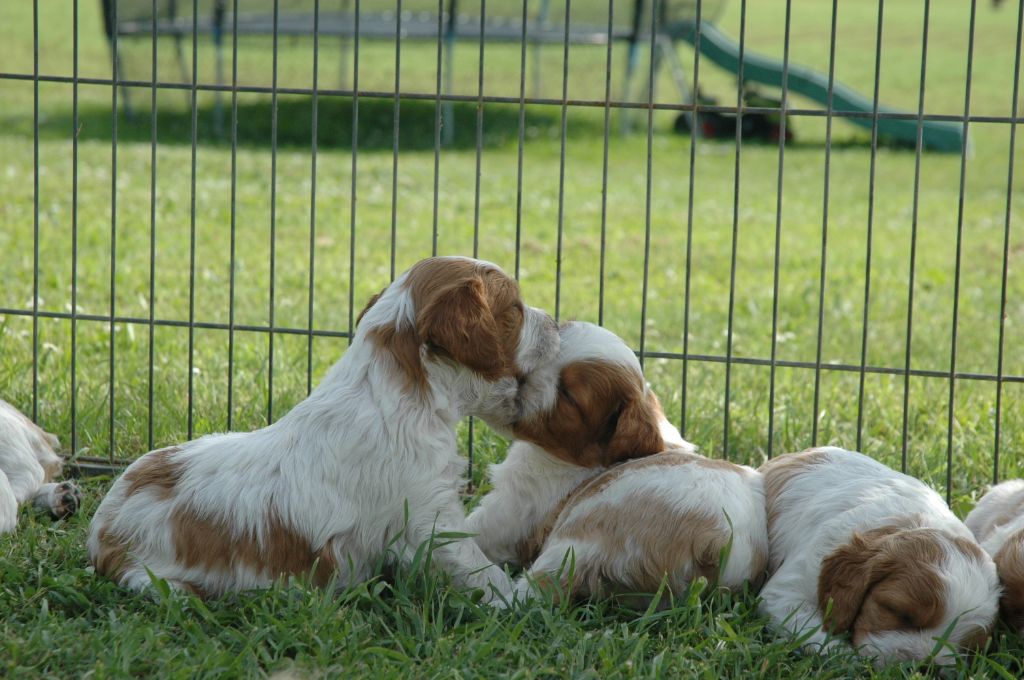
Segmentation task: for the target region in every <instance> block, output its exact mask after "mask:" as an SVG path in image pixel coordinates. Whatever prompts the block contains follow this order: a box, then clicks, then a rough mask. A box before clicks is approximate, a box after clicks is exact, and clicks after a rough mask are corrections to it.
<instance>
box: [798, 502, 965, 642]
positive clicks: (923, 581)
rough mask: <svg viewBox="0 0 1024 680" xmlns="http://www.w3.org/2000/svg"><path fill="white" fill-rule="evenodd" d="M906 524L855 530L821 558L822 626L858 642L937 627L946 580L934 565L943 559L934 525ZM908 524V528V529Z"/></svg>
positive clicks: (939, 622)
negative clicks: (874, 635) (884, 633)
mask: <svg viewBox="0 0 1024 680" xmlns="http://www.w3.org/2000/svg"><path fill="white" fill-rule="evenodd" d="M916 523H917V522H916V519H915V518H907V523H906V524H902V525H891V526H885V527H879V528H877V529H873V530H871V531H866V532H861V533H855V534H854V535H853V536H852V537H851V538H850V541H849V542H848V543H846V544H845V545H843V546H840V547H839V548H837V549H836V550H835V551H833V552H832V553H831V554H829V555H828V556H827V557H826V558H825V559H824V560H823V561H822V567H821V572H820V574H819V577H818V606H819V608H820V609H821V611H822V613H824V612H825V611H826V610H827V608H828V605H829V601H830V600H831V602H832V608H831V613H830V615H829V616H828V617H827V618H826V620H825V623H824V627H825V629H826V630H828V631H830V632H832V633H845V632H851V633H852V636H853V643H854V645H860V644H863V642H864V638H865V637H866V636H867V635H869V634H871V633H876V632H881V631H895V630H907V631H913V630H922V629H929V628H935V627H937V626H938V625H939V624H941V623H942V621H943V619H944V618H945V615H946V611H945V603H944V602H943V599H942V593H943V590H944V589H943V584H942V579H941V578H940V577H939V575H938V573H937V571H936V568H935V566H936V565H937V564H939V563H940V562H941V561H942V560H943V559H944V553H943V548H942V541H941V535H942V532H940V531H938V530H936V529H928V528H918V527H916V526H915V525H916ZM908 527H910V528H908Z"/></svg>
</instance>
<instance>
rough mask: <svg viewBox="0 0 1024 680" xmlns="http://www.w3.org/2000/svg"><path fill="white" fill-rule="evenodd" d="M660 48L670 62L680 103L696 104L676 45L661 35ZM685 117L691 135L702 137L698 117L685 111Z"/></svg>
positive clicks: (659, 39) (659, 37) (691, 112)
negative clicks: (688, 123)
mask: <svg viewBox="0 0 1024 680" xmlns="http://www.w3.org/2000/svg"><path fill="white" fill-rule="evenodd" d="M658 48H659V50H660V51H662V52H664V53H665V58H666V59H667V60H668V65H669V69H670V70H671V71H672V80H673V81H675V84H676V89H678V90H679V101H681V102H682V103H684V104H694V103H696V101H697V98H696V96H694V95H695V93H694V92H693V91H692V90H691V89H690V84H689V83H688V82H686V72H685V71H683V64H682V62H681V61H680V60H679V53H678V52H677V51H676V46H675V43H673V42H672V39H671V38H669V37H668V36H667V35H660V36H658ZM683 115H684V116H686V118H687V120H688V121H689V122H690V131H691V134H695V135H698V136H700V126H698V125H697V117H696V115H694V112H693V111H684V112H683Z"/></svg>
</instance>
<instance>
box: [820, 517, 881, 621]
mask: <svg viewBox="0 0 1024 680" xmlns="http://www.w3.org/2000/svg"><path fill="white" fill-rule="evenodd" d="M876 554H877V549H876V543H875V541H872V540H870V539H869V538H865V537H864V536H861V535H859V534H854V535H853V537H852V538H851V539H850V542H849V543H847V544H846V545H843V546H840V547H839V548H837V549H836V550H835V551H833V552H832V553H830V554H829V555H828V556H827V557H826V558H825V559H824V560H823V561H822V563H821V573H820V574H819V575H818V607H819V609H821V612H822V614H823V615H824V613H825V611H826V609H827V608H828V602H829V600H830V599H831V600H832V611H831V613H830V615H829V617H828V619H827V620H826V621H825V622H824V626H823V627H824V628H825V630H827V631H828V632H830V633H846V632H849V630H850V629H851V628H852V627H853V624H854V622H855V621H856V620H857V615H858V614H859V613H860V608H861V605H863V604H864V598H865V597H866V596H867V594H868V590H869V589H870V588H871V584H872V583H874V582H875V581H876V579H875V578H874V574H873V571H874V570H873V569H872V560H873V558H874V557H875V556H876Z"/></svg>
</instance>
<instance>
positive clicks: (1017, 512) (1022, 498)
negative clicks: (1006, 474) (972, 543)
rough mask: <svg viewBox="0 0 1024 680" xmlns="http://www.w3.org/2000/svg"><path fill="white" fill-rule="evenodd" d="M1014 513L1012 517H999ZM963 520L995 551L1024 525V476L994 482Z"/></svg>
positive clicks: (987, 550) (986, 548) (988, 549)
mask: <svg viewBox="0 0 1024 680" xmlns="http://www.w3.org/2000/svg"><path fill="white" fill-rule="evenodd" d="M1007 515H1012V517H1011V519H1010V520H1009V521H1004V522H1002V523H1001V524H1000V523H999V520H1000V519H1001V518H1002V517H1006V516H1007ZM964 524H966V525H967V528H968V529H970V530H971V532H972V533H973V534H974V536H975V538H977V539H978V542H979V543H981V547H982V548H984V549H985V552H987V553H988V554H989V555H995V554H996V553H997V552H999V549H1000V548H1002V547H1003V545H1004V544H1005V543H1006V541H1007V539H1009V538H1010V537H1011V536H1013V535H1014V534H1016V533H1017V532H1019V531H1020V530H1021V529H1024V479H1010V480H1007V481H1005V482H1002V483H1000V484H997V485H995V486H993V487H992V488H991V489H989V491H988V492H987V493H986V494H985V495H984V496H982V498H981V500H980V501H978V504H977V505H976V506H974V509H973V510H971V512H970V513H969V514H968V515H967V519H965V520H964Z"/></svg>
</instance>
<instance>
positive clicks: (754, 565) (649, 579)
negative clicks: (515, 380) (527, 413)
mask: <svg viewBox="0 0 1024 680" xmlns="http://www.w3.org/2000/svg"><path fill="white" fill-rule="evenodd" d="M561 335H562V344H561V351H560V352H559V358H558V361H557V362H556V366H557V367H558V368H559V369H560V380H559V383H558V393H557V395H555V396H554V397H553V401H550V402H549V403H548V404H547V405H546V407H545V408H544V409H543V410H542V411H541V412H540V413H539V414H538V415H537V416H534V418H533V419H532V420H531V421H530V422H520V423H517V424H516V426H515V427H514V428H513V429H514V432H515V434H516V435H517V436H521V437H524V439H522V440H519V441H516V442H515V443H514V444H513V445H512V447H511V448H510V449H509V453H508V456H507V457H506V459H505V460H504V461H503V462H502V463H500V464H498V465H494V466H492V467H491V469H490V477H491V481H492V483H493V486H494V489H493V491H491V492H490V493H488V494H487V495H486V496H485V497H484V498H483V500H482V501H481V503H480V506H479V507H478V508H477V509H476V510H475V511H474V512H473V513H472V514H470V516H469V520H468V522H469V528H470V530H471V531H474V532H476V533H477V542H478V543H479V544H480V546H481V548H482V549H483V551H484V554H486V555H487V556H488V557H489V558H491V559H492V560H494V561H496V562H498V563H505V564H510V565H515V566H530V569H529V573H528V575H526V576H524V577H523V578H521V579H520V580H519V581H518V582H517V584H516V594H517V596H518V597H520V598H523V599H525V598H527V597H529V596H531V595H532V591H531V588H532V585H531V584H537V585H540V586H541V587H543V586H544V585H545V584H546V583H548V582H549V581H550V579H551V578H558V579H560V581H561V585H562V586H563V588H564V589H568V590H569V591H570V592H571V593H572V594H573V595H575V596H578V597H590V596H603V595H607V594H612V593H639V592H648V593H650V592H654V591H656V590H657V589H658V588H659V586H660V585H661V582H662V580H663V579H664V578H665V577H666V575H667V576H668V586H669V587H670V588H671V589H672V590H674V591H675V592H685V590H686V588H687V586H688V584H689V582H690V581H691V580H692V579H693V578H695V577H696V576H699V575H703V576H706V577H707V578H709V579H710V580H715V579H716V578H717V577H718V575H719V557H720V555H721V554H722V551H723V549H724V548H725V547H726V546H727V545H728V544H729V543H730V540H731V539H732V541H733V544H732V549H731V559H730V560H729V563H728V567H727V568H726V569H725V571H724V572H723V574H722V581H721V582H722V584H723V585H726V586H729V587H738V586H740V585H741V584H742V583H743V581H744V580H747V579H755V578H757V577H758V576H759V575H760V574H761V573H762V572H763V571H764V567H765V564H766V561H767V556H768V538H767V528H766V524H765V513H764V493H763V490H762V488H761V482H760V476H759V475H758V474H757V473H756V472H755V471H754V470H752V469H750V468H745V467H741V466H738V465H731V464H730V463H726V462H724V461H713V460H709V459H707V458H704V457H702V456H698V455H696V454H694V453H693V446H692V445H690V444H688V443H687V442H685V441H684V440H683V439H682V437H680V436H679V432H678V430H676V429H675V428H674V427H673V426H672V425H671V424H670V423H669V422H668V421H667V420H666V419H665V417H664V414H663V413H662V411H661V407H660V404H659V403H658V399H657V397H656V396H655V395H654V394H653V393H652V392H651V391H650V390H648V389H647V388H646V387H645V385H644V381H643V374H642V373H641V371H640V365H639V362H637V360H636V357H635V356H634V354H633V352H632V351H631V350H630V349H629V348H628V347H627V346H626V345H625V344H624V343H623V342H622V341H621V340H620V339H619V338H617V337H616V336H615V335H613V334H612V333H610V332H608V331H606V330H604V329H602V328H598V327H596V326H592V325H589V324H571V325H567V326H563V328H562V330H561ZM627 415H628V417H629V420H628V421H624V419H625V418H626V417H627ZM527 437H528V438H530V440H527V439H525V438H527ZM604 441H607V442H609V444H611V443H614V444H615V445H614V446H609V445H605V446H602V445H601V442H604ZM669 448H671V449H674V450H672V451H669V452H665V453H659V452H661V451H664V450H665V449H669ZM651 454H657V455H651ZM648 456H649V457H648ZM630 458H637V460H628V461H627V462H623V463H622V464H620V465H616V463H619V462H620V461H623V460H627V459H630ZM730 522H731V523H732V527H730ZM570 549H571V550H572V551H573V555H572V559H573V560H574V565H573V569H572V574H573V580H572V582H571V583H569V579H568V577H569V570H568V569H567V568H565V561H566V556H567V553H568V551H569V550H570Z"/></svg>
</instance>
